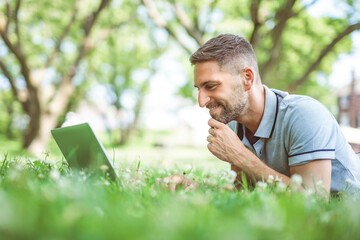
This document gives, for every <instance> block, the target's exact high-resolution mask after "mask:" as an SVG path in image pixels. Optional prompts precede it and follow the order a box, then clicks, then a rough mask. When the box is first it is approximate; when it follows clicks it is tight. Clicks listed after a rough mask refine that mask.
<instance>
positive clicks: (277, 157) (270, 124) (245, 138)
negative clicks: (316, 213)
mask: <svg viewBox="0 0 360 240" xmlns="http://www.w3.org/2000/svg"><path fill="white" fill-rule="evenodd" d="M190 62H191V63H192V65H194V83H195V87H196V88H198V90H199V94H198V102H199V105H200V107H206V108H208V109H209V112H210V115H211V117H212V119H210V120H209V123H208V124H209V126H210V127H211V128H210V129H209V134H210V135H209V136H208V138H207V141H208V142H209V143H208V149H209V150H210V152H211V153H213V154H214V155H215V156H216V157H217V158H219V159H220V160H223V161H226V162H229V163H230V164H231V169H232V170H234V171H235V172H237V173H238V178H237V179H240V176H239V173H240V172H241V171H243V172H244V173H245V174H246V176H247V177H248V178H249V179H253V180H255V181H261V180H265V181H267V179H268V178H269V176H272V177H276V176H278V177H279V178H281V181H282V182H283V183H285V184H289V183H290V177H291V176H292V175H293V174H298V175H300V176H301V177H302V179H303V187H304V188H310V189H315V188H316V183H318V182H319V181H321V182H322V184H323V187H324V188H325V190H326V191H327V192H338V191H344V190H351V191H357V190H358V189H360V160H359V158H358V156H357V155H356V154H355V153H354V151H353V150H352V148H351V146H350V145H349V144H348V143H347V141H346V139H345V138H344V136H343V134H342V133H341V131H340V128H339V126H338V124H337V122H336V120H335V118H334V117H333V116H332V114H331V113H330V112H329V111H328V110H327V109H326V108H325V107H324V106H323V105H322V104H321V103H319V102H318V101H316V100H314V99H312V98H310V97H306V96H299V95H289V94H288V93H286V92H283V91H279V90H274V89H269V88H268V87H266V86H264V85H262V83H261V78H260V75H259V70H258V64H257V59H256V56H255V53H254V51H253V49H252V47H251V45H250V43H249V42H248V41H247V40H246V39H244V38H243V37H239V36H236V35H231V34H223V35H219V36H218V37H215V38H212V39H210V40H209V41H208V42H206V43H205V44H204V45H203V46H202V47H200V48H199V49H198V50H197V51H196V52H195V53H194V54H193V55H192V56H191V57H190ZM315 190H316V189H315Z"/></svg>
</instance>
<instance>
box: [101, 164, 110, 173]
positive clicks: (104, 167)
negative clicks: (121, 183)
mask: <svg viewBox="0 0 360 240" xmlns="http://www.w3.org/2000/svg"><path fill="white" fill-rule="evenodd" d="M100 170H101V171H103V172H106V171H107V170H109V167H108V166H106V165H105V164H103V165H101V166H100Z"/></svg>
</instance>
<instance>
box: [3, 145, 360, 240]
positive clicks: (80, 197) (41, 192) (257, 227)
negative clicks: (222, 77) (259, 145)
mask: <svg viewBox="0 0 360 240" xmlns="http://www.w3.org/2000/svg"><path fill="white" fill-rule="evenodd" d="M157 139H158V138H157ZM136 141H137V140H136ZM136 141H134V142H133V143H130V144H129V146H128V147H123V148H117V149H111V148H109V147H108V151H109V155H110V156H112V157H113V160H114V161H115V163H116V164H115V165H116V168H117V170H118V172H119V175H120V179H119V180H118V181H115V182H113V181H110V180H109V179H107V177H106V175H103V174H91V173H88V172H83V171H80V172H76V171H74V170H70V169H69V168H68V167H67V165H66V163H65V162H63V161H62V158H61V157H60V156H59V155H57V154H58V153H56V151H55V152H53V151H51V153H50V154H44V155H43V156H42V157H39V158H37V159H33V158H32V159H30V158H27V157H23V156H20V157H19V156H15V155H13V154H7V155H6V154H2V155H1V157H0V206H1V209H0V239H156V240H157V239H357V238H358V236H359V235H360V229H359V227H358V226H359V224H360V208H359V207H358V206H360V200H359V199H358V198H357V197H354V196H347V195H341V196H340V197H338V198H331V199H330V200H329V201H328V202H327V201H325V200H324V199H323V198H322V196H320V195H317V194H309V193H299V192H297V191H295V190H293V189H287V188H284V187H282V186H279V185H278V184H275V183H263V184H259V185H258V186H257V187H255V189H247V188H243V189H241V190H229V188H228V187H226V186H228V185H229V184H231V182H232V180H233V175H232V173H231V172H230V171H229V167H228V165H227V164H225V163H222V162H220V161H218V160H216V159H215V158H214V157H212V156H211V155H210V154H209V153H208V152H207V151H206V148H201V147H199V148H197V147H188V146H187V147H186V146H180V147H174V146H172V147H171V146H170V147H169V146H168V147H166V146H165V147H164V146H163V147H153V145H152V144H148V145H147V144H142V145H141V148H139V147H136V146H137V144H140V143H139V142H136ZM112 153H113V154H112ZM184 172H185V173H186V175H185V176H187V177H188V178H190V179H194V180H195V181H197V182H199V183H200V186H199V188H198V189H197V190H194V191H192V190H190V191H185V188H184V187H179V188H178V189H177V191H176V192H174V193H172V192H170V191H169V190H168V189H167V188H163V187H162V186H159V185H158V184H157V183H156V182H157V180H156V179H157V178H163V177H166V176H168V175H171V174H183V173H184Z"/></svg>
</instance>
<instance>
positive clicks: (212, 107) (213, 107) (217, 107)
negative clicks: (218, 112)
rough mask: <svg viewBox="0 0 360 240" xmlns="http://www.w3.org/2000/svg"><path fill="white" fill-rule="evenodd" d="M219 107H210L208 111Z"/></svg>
mask: <svg viewBox="0 0 360 240" xmlns="http://www.w3.org/2000/svg"><path fill="white" fill-rule="evenodd" d="M218 107H219V106H216V107H212V108H210V110H214V109H215V108H218Z"/></svg>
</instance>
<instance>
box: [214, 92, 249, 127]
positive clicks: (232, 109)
mask: <svg viewBox="0 0 360 240" xmlns="http://www.w3.org/2000/svg"><path fill="white" fill-rule="evenodd" d="M215 104H216V105H219V107H221V108H222V109H220V110H221V112H220V113H218V114H215V113H214V114H210V115H211V117H212V118H214V119H215V120H217V121H219V122H222V123H224V124H228V123H229V122H230V121H233V120H235V119H236V118H238V117H239V116H240V115H241V114H242V113H243V111H244V109H245V106H246V104H247V98H246V94H245V92H244V91H243V90H242V89H241V87H240V86H237V87H236V89H234V92H233V94H232V95H231V96H230V98H229V99H228V100H217V101H216V102H215Z"/></svg>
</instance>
